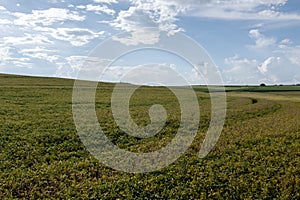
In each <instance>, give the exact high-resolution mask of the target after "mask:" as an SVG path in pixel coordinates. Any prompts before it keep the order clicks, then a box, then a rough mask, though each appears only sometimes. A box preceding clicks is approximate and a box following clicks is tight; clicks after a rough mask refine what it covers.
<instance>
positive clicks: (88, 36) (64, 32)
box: [35, 27, 105, 46]
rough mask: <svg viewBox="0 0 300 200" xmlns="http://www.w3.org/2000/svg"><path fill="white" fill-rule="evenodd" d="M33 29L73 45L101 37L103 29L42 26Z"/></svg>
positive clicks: (86, 42) (81, 44)
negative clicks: (95, 30) (96, 30)
mask: <svg viewBox="0 0 300 200" xmlns="http://www.w3.org/2000/svg"><path fill="white" fill-rule="evenodd" d="M35 30H38V31H41V32H42V33H43V34H45V35H49V36H51V37H53V38H54V39H57V40H61V41H66V42H69V43H70V44H72V45H73V46H83V45H86V44H88V43H89V42H90V41H91V40H93V39H95V38H98V37H101V36H103V35H104V34H105V32H104V31H100V32H94V31H92V30H89V29H85V28H44V27H37V28H35Z"/></svg>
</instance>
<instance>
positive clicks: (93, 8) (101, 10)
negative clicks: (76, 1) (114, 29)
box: [76, 4, 116, 15]
mask: <svg viewBox="0 0 300 200" xmlns="http://www.w3.org/2000/svg"><path fill="white" fill-rule="evenodd" d="M76 8H79V9H85V10H86V11H93V12H95V13H96V14H102V13H105V14H107V15H114V14H115V13H116V12H115V11H114V10H112V9H110V8H108V7H107V6H106V5H101V6H100V5H92V4H88V5H78V6H76Z"/></svg>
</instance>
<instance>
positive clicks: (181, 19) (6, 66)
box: [0, 0, 300, 84]
mask: <svg viewBox="0 0 300 200" xmlns="http://www.w3.org/2000/svg"><path fill="white" fill-rule="evenodd" d="M0 15H1V18H0V27H1V32H0V57H1V60H0V73H13V74H26V75H37V76H56V77H71V78H76V74H77V72H78V69H79V67H80V66H81V63H82V62H83V61H84V60H85V59H86V56H88V55H89V53H90V52H91V51H92V50H93V49H94V48H95V47H96V46H97V45H98V44H99V43H101V42H102V41H104V40H106V39H108V38H110V37H112V36H113V35H115V34H118V33H121V32H125V33H126V32H128V33H130V34H132V33H134V32H137V31H138V30H141V28H143V27H149V26H151V27H157V28H158V29H159V30H160V31H166V32H169V33H176V32H182V33H184V34H186V35H188V36H189V37H191V38H193V39H194V40H195V41H197V42H198V43H199V44H200V45H202V46H203V47H204V48H205V49H206V50H207V52H208V53H209V55H210V56H211V58H212V59H213V60H214V62H215V63H216V65H217V66H218V69H219V70H220V72H221V75H222V77H223V80H224V83H225V84H259V83H261V82H265V83H267V84H290V83H300V37H299V35H300V1H299V0H218V1H217V0H216V1H214V0H186V1H180V0H90V1H89V0H76V1H75V0H71V1H63V0H48V1H47V0H26V1H25V0H23V1H21V0H1V1H0ZM134 35H135V37H136V35H138V38H139V39H141V38H142V37H149V35H147V34H141V33H139V32H138V33H137V34H133V36H134ZM132 39H136V38H134V37H133V38H132ZM162 56H163V54H162ZM164 56H165V55H164ZM141 57H142V56H137V58H141ZM156 57H157V55H156ZM157 60H159V59H157ZM170 60H171V59H170ZM170 60H169V61H168V62H167V63H168V64H170V65H172V64H176V63H171V61H170ZM174 60H176V59H174ZM120 63H122V62H118V64H119V65H120ZM179 63H180V62H179ZM121 68H122V66H121V65H120V66H119V67H118V68H117V67H116V70H119V71H118V72H114V73H121V72H122V69H121ZM187 78H188V77H187ZM107 79H109V78H107Z"/></svg>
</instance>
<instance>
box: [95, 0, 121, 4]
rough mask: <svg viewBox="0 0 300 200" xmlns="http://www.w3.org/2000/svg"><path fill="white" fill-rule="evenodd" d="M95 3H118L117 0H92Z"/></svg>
mask: <svg viewBox="0 0 300 200" xmlns="http://www.w3.org/2000/svg"><path fill="white" fill-rule="evenodd" d="M93 1H94V2H95V3H107V4H111V3H118V1H117V0H93Z"/></svg>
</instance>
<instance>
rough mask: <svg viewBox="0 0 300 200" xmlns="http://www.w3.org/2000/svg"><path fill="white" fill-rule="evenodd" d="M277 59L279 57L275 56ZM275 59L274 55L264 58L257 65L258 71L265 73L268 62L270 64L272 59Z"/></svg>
mask: <svg viewBox="0 0 300 200" xmlns="http://www.w3.org/2000/svg"><path fill="white" fill-rule="evenodd" d="M277 59H279V58H277ZM275 60H276V58H275V57H270V58H268V59H266V60H265V61H264V62H263V63H262V64H261V66H260V67H258V69H259V71H260V72H261V73H262V74H265V73H267V72H268V67H269V65H270V64H272V63H273V62H274V61H275Z"/></svg>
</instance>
